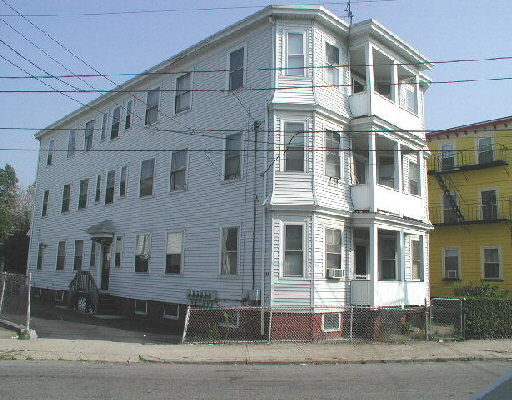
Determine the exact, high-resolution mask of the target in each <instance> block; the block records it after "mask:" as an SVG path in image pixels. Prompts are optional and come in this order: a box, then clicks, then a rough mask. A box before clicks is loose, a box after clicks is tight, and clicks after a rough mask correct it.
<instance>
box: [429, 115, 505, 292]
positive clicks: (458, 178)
mask: <svg viewBox="0 0 512 400" xmlns="http://www.w3.org/2000/svg"><path fill="white" fill-rule="evenodd" d="M495 129H499V130H501V129H506V130H504V131H495ZM487 136H492V137H494V143H496V144H498V145H501V146H505V147H507V148H508V149H512V128H511V127H510V126H508V127H506V126H505V125H503V124H501V125H496V126H490V127H488V128H487V131H486V132H481V131H478V132H475V131H468V132H467V133H466V132H462V133H456V134H450V135H448V136H446V135H444V136H441V137H439V138H432V139H431V141H430V144H429V147H430V149H431V150H432V158H431V160H430V161H429V169H432V168H433V165H434V162H435V157H437V156H438V155H439V154H440V153H439V152H438V151H437V150H440V149H441V146H442V145H443V144H445V143H454V144H455V151H459V150H463V153H464V155H463V156H461V157H464V161H465V162H466V164H476V162H477V151H476V149H477V146H478V142H477V138H478V137H487ZM501 146H500V147H501ZM466 150H470V151H466ZM461 153H462V152H461ZM498 158H499V159H505V161H507V163H510V160H512V151H503V152H501V153H500V157H498ZM442 176H443V178H445V179H450V178H451V180H452V181H453V183H454V184H455V186H456V187H457V189H458V191H459V194H460V198H461V203H460V205H461V209H464V205H465V204H466V205H468V204H474V205H475V207H478V204H480V192H481V191H482V190H486V189H496V191H497V198H498V200H500V199H501V200H502V201H503V204H504V208H503V210H502V211H503V212H502V213H501V214H500V217H505V218H508V219H509V221H504V222H495V223H477V224H464V225H459V226H442V225H441V226H439V225H436V226H435V229H434V230H433V231H432V233H431V236H430V284H431V295H432V296H451V295H452V294H453V292H452V287H453V285H454V284H457V283H456V282H452V281H446V280H444V279H443V278H444V265H443V264H444V260H443V249H444V248H447V247H458V248H459V254H460V256H461V259H460V271H461V280H462V281H472V282H479V281H480V279H482V277H483V259H482V257H483V256H482V247H484V246H496V247H499V248H500V255H501V265H502V271H503V272H502V274H503V281H499V282H493V283H496V284H497V285H498V286H501V287H502V288H504V289H506V290H510V291H512V224H511V221H510V217H511V215H510V212H511V211H512V210H511V206H510V204H512V203H510V202H509V200H510V199H511V198H512V168H510V166H509V165H506V166H494V167H489V168H482V169H476V170H467V171H464V172H462V171H461V172H452V173H446V174H442ZM428 189H429V205H430V208H431V216H432V218H433V217H434V214H435V213H436V212H437V211H436V209H437V208H438V207H441V206H442V198H443V192H442V190H441V188H440V187H439V184H438V182H437V181H436V179H435V177H434V176H432V175H429V177H428ZM474 209H475V210H477V212H478V208H474ZM459 284H460V283H459Z"/></svg>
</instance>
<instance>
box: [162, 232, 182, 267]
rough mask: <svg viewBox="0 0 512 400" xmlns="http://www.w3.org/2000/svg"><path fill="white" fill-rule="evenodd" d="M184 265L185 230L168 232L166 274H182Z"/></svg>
mask: <svg viewBox="0 0 512 400" xmlns="http://www.w3.org/2000/svg"><path fill="white" fill-rule="evenodd" d="M182 265H183V232H169V233H167V251H166V258H165V273H166V274H181V269H182Z"/></svg>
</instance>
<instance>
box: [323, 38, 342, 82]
mask: <svg viewBox="0 0 512 400" xmlns="http://www.w3.org/2000/svg"><path fill="white" fill-rule="evenodd" d="M325 61H326V64H327V66H328V67H327V68H326V69H325V81H326V82H327V83H328V84H330V85H338V83H339V70H338V68H339V65H340V50H339V49H338V48H337V47H336V46H333V45H332V44H329V43H325Z"/></svg>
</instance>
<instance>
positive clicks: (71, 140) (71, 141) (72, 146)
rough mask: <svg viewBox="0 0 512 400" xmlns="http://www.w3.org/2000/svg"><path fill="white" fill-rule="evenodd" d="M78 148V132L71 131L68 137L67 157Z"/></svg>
mask: <svg viewBox="0 0 512 400" xmlns="http://www.w3.org/2000/svg"><path fill="white" fill-rule="evenodd" d="M75 150H76V132H75V131H74V130H71V131H69V137H68V154H67V157H68V158H69V157H72V156H73V155H74V154H75Z"/></svg>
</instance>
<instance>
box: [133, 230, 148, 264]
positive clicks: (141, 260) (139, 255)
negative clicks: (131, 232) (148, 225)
mask: <svg viewBox="0 0 512 400" xmlns="http://www.w3.org/2000/svg"><path fill="white" fill-rule="evenodd" d="M150 258H151V235H150V234H149V233H145V234H142V235H137V242H136V247H135V272H148V271H149V259H150Z"/></svg>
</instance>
